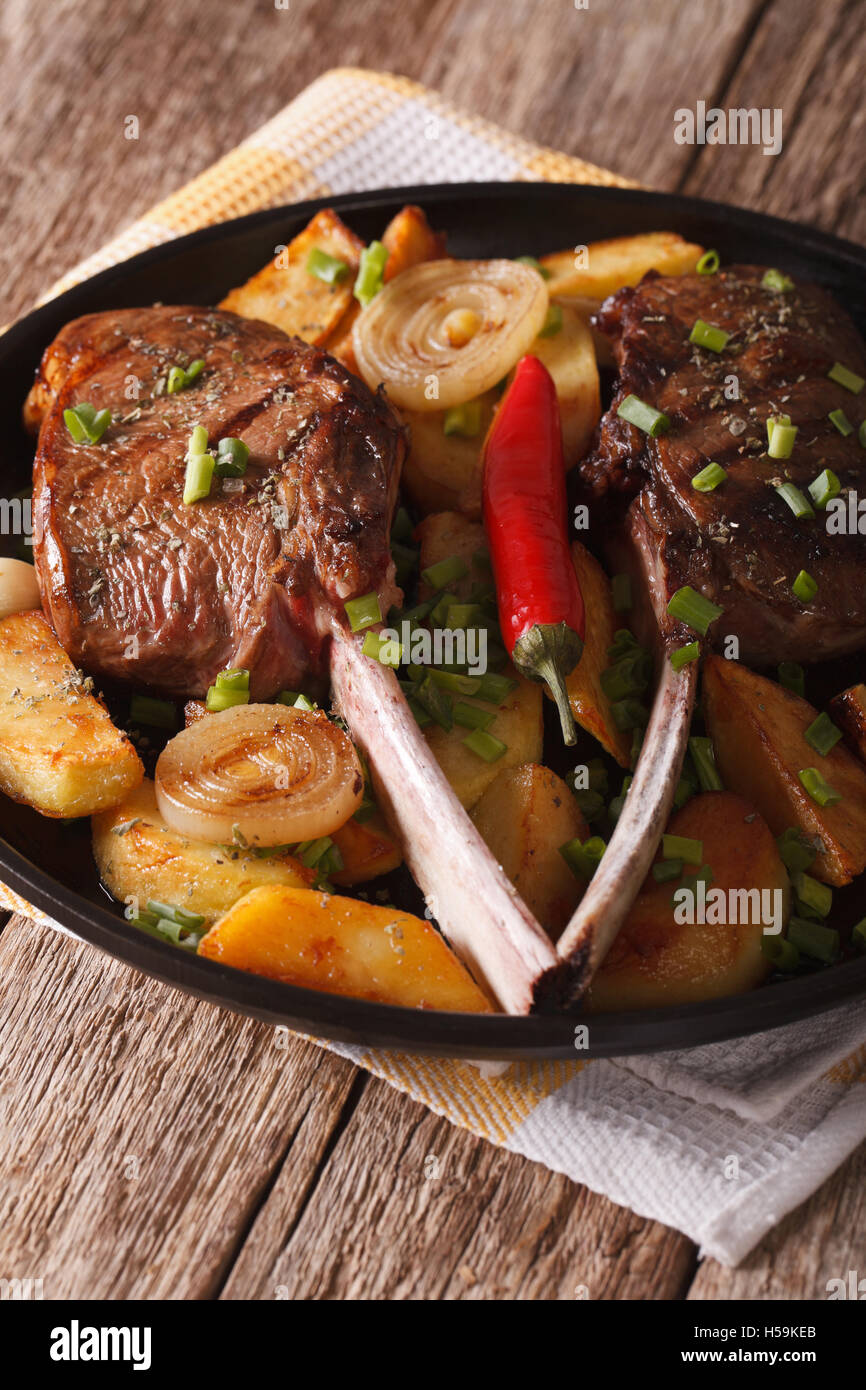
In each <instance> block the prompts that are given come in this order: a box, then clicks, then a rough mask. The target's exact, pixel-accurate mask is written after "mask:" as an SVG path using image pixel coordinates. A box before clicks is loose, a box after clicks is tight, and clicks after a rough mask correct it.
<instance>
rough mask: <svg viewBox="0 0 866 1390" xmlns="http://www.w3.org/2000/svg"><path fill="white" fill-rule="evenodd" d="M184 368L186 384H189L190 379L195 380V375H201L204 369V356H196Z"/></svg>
mask: <svg viewBox="0 0 866 1390" xmlns="http://www.w3.org/2000/svg"><path fill="white" fill-rule="evenodd" d="M184 370H185V371H186V380H187V385H189V383H190V382H191V381H195V379H196V377H199V376H201V374H202V372H203V371H204V358H203V357H197V358H196V359H195V361H194V362H190V364H189V366H188V367H186V368H185V369H184Z"/></svg>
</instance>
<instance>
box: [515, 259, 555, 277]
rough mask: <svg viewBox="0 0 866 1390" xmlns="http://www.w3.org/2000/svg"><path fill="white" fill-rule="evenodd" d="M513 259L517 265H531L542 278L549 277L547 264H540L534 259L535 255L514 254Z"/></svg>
mask: <svg viewBox="0 0 866 1390" xmlns="http://www.w3.org/2000/svg"><path fill="white" fill-rule="evenodd" d="M514 259H515V260H516V261H517V263H518V265H528V266H531V267H532V269H533V270H537V271H538V273H539V275H540V276H541V278H542V280H549V279H550V271H549V270H548V269H547V266H546V265H542V264H541V261H539V260H536V258H535V256H515V257H514Z"/></svg>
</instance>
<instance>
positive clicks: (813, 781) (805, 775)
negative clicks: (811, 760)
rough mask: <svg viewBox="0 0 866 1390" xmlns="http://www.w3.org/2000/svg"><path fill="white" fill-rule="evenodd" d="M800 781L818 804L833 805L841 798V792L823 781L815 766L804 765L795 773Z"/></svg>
mask: <svg viewBox="0 0 866 1390" xmlns="http://www.w3.org/2000/svg"><path fill="white" fill-rule="evenodd" d="M797 776H798V777H799V779H800V782H801V783H802V785H803V786H804V787H805V789H806V791H807V792H808V793H809V795H810V796H811V798H812V800H813V801H815V802H817V804H818V805H819V806H835V805H836V803H837V802H838V801H841V800H842V793H841V792H837V791H836V789H835V787H831V786H830V783H829V782H825V780H824V778H823V777H822V776H821V774H820V772H819V771H818V769H817V767H804V768H801V769H800V771H799V772H798V773H797Z"/></svg>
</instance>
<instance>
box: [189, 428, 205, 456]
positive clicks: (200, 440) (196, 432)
mask: <svg viewBox="0 0 866 1390" xmlns="http://www.w3.org/2000/svg"><path fill="white" fill-rule="evenodd" d="M206 449H207V430H206V429H205V427H204V425H194V426H193V431H192V434H191V435H190V437H189V443H188V444H187V446H186V455H187V458H189V457H190V455H191V454H203V453H204V452H205V450H206Z"/></svg>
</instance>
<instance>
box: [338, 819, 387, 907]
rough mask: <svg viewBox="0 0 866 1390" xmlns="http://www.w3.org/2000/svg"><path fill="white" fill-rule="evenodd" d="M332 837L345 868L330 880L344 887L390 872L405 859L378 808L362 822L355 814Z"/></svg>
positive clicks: (365, 881)
mask: <svg viewBox="0 0 866 1390" xmlns="http://www.w3.org/2000/svg"><path fill="white" fill-rule="evenodd" d="M331 838H332V840H333V841H334V844H335V845H336V846H337V848H338V850H339V851H340V854H341V855H342V856H343V867H342V869H340V870H338V872H337V873H333V874H331V875H330V879H331V882H332V883H336V884H338V886H339V887H341V888H349V887H351V886H352V884H354V883H367V882H369V880H370V879H371V878H378V877H379V876H380V874H390V873H391V871H392V869H399V867H400V865H401V864H402V862H403V852H402V850H401V849H400V846H399V844H398V843H397V841H396V840H395V838H394V836H393V835H392V834H391V831H390V830H389V829H388V826H387V825H386V823H385V817H384V816H383V815H382V814H381V812H379V811H374V813H373V814H372V815H371V816H369V817H368V818H367V819H366V820H363V821H359V820H356V819H355V817H354V816H352V817H351V819H349V820H347V821H346V824H345V825H341V826H340V829H339V830H335V831H334V833H333V835H332V836H331Z"/></svg>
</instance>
